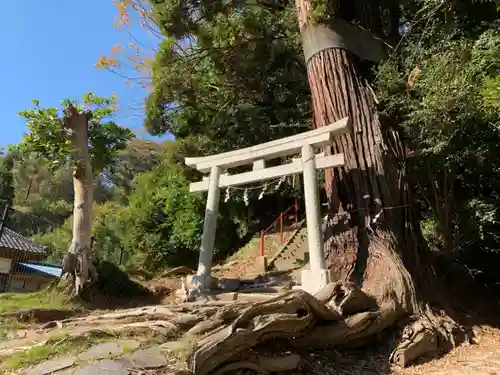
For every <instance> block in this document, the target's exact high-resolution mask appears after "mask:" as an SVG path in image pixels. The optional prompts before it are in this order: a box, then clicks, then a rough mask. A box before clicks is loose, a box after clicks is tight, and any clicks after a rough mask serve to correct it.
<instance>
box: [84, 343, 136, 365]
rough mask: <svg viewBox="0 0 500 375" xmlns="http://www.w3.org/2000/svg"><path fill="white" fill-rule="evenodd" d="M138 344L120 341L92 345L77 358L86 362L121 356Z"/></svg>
mask: <svg viewBox="0 0 500 375" xmlns="http://www.w3.org/2000/svg"><path fill="white" fill-rule="evenodd" d="M139 345H140V343H139V342H138V341H135V340H120V341H110V342H103V343H101V344H97V345H94V346H93V347H91V348H90V349H89V350H87V351H86V352H84V353H82V354H80V356H79V357H78V358H79V359H81V360H84V361H87V360H89V359H101V358H106V357H111V356H119V355H122V354H123V353H124V352H125V351H126V350H130V351H133V350H135V349H137V348H138V347H139Z"/></svg>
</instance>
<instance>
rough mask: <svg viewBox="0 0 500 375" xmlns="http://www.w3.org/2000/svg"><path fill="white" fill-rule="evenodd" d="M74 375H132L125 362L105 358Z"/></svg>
mask: <svg viewBox="0 0 500 375" xmlns="http://www.w3.org/2000/svg"><path fill="white" fill-rule="evenodd" d="M73 375H130V371H129V370H128V369H127V368H126V367H125V365H124V364H123V362H120V361H114V360H111V359H103V360H101V361H98V362H95V363H93V364H91V365H89V366H86V367H83V368H81V369H79V370H77V371H76V372H74V373H73Z"/></svg>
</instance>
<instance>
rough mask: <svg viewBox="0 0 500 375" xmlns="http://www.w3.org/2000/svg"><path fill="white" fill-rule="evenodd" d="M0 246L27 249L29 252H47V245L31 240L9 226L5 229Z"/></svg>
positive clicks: (19, 249)
mask: <svg viewBox="0 0 500 375" xmlns="http://www.w3.org/2000/svg"><path fill="white" fill-rule="evenodd" d="M0 247H6V248H8V249H13V250H18V251H26V252H29V253H39V254H45V246H43V245H40V244H38V243H36V242H33V241H31V240H30V239H29V238H26V237H24V236H22V235H20V234H19V233H16V232H14V231H13V230H10V229H9V228H4V230H3V234H2V238H0Z"/></svg>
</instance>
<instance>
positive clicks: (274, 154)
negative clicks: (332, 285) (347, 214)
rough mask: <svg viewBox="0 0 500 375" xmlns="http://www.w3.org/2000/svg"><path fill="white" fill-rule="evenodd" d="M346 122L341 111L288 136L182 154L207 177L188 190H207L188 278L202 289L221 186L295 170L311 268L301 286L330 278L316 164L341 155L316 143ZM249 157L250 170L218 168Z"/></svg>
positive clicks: (332, 163) (334, 161)
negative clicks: (273, 163)
mask: <svg viewBox="0 0 500 375" xmlns="http://www.w3.org/2000/svg"><path fill="white" fill-rule="evenodd" d="M350 128H351V122H350V120H349V118H347V117H346V118H344V119H342V120H340V121H337V122H335V123H333V124H331V125H328V126H325V127H322V128H319V129H315V130H310V131H307V132H304V133H300V134H297V135H294V136H291V137H287V138H282V139H277V140H274V141H271V142H267V143H262V144H259V145H256V146H252V147H247V148H243V149H240V150H235V151H230V152H225V153H222V154H217V155H211V156H205V157H194V158H186V159H185V163H186V165H188V166H190V167H195V168H196V169H198V170H199V171H200V172H203V173H207V172H210V175H209V177H208V178H207V177H204V178H203V180H202V181H199V182H193V183H191V184H190V191H191V192H197V191H207V190H208V197H207V205H206V209H205V222H204V225H203V237H202V241H201V248H200V258H199V262H198V271H197V275H196V276H195V277H194V278H193V281H194V282H196V283H198V284H199V286H200V287H201V289H204V288H207V287H208V285H209V284H208V283H209V279H210V272H211V267H212V255H213V247H214V242H215V233H216V228H217V215H218V211H219V199H220V188H224V187H230V186H236V185H245V184H248V183H251V182H257V181H266V180H271V179H275V178H279V177H283V176H289V175H294V174H299V173H302V174H303V176H304V198H305V206H306V221H307V234H308V245H309V254H310V270H305V271H303V274H302V287H303V288H304V289H305V290H307V291H308V292H310V293H315V291H316V290H318V289H319V288H321V287H322V286H324V285H326V284H327V283H329V282H330V273H329V272H328V270H326V269H325V257H324V251H323V239H322V233H321V217H320V210H319V189H318V179H317V170H319V169H325V168H333V167H339V166H342V165H343V164H344V155H343V154H336V155H330V156H324V155H323V154H322V153H320V154H316V153H315V149H317V148H321V147H324V146H328V145H330V144H331V143H332V141H333V138H334V137H335V136H338V135H341V134H345V133H347V132H349V130H350ZM298 153H300V154H301V158H297V159H294V160H293V161H292V163H290V164H284V165H280V166H277V167H269V168H266V160H271V159H276V158H279V157H284V156H289V155H294V154H298ZM252 163H253V170H252V171H251V172H245V173H239V174H234V175H230V174H227V173H224V174H222V173H221V172H222V171H223V170H227V169H230V168H234V167H238V166H241V165H247V164H252Z"/></svg>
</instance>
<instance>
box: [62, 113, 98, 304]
mask: <svg viewBox="0 0 500 375" xmlns="http://www.w3.org/2000/svg"><path fill="white" fill-rule="evenodd" d="M66 127H67V128H68V129H71V131H72V142H73V147H74V151H75V159H76V160H75V163H76V164H75V168H74V171H73V189H74V193H75V198H74V209H73V239H72V242H71V245H70V247H69V250H68V254H67V256H66V259H65V260H64V265H65V267H64V268H65V270H64V271H65V272H68V273H72V274H73V275H74V282H75V285H74V287H75V288H74V289H75V295H79V294H80V292H81V291H82V288H83V286H84V285H85V283H86V282H87V281H88V279H89V276H90V275H91V276H92V277H94V278H95V277H96V271H95V268H94V266H93V265H92V259H91V235H92V233H91V232H92V202H93V183H92V182H93V178H92V165H91V163H90V157H89V150H88V133H87V130H88V119H87V116H86V115H85V114H82V113H78V112H77V110H76V108H74V107H71V115H70V116H69V117H68V118H67V120H66Z"/></svg>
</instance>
